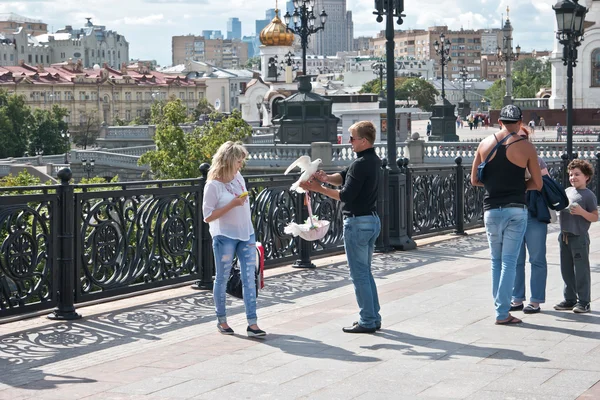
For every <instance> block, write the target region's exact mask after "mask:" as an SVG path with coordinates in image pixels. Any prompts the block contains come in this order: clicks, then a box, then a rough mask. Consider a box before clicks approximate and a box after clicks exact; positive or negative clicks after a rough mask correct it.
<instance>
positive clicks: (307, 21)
mask: <svg viewBox="0 0 600 400" xmlns="http://www.w3.org/2000/svg"><path fill="white" fill-rule="evenodd" d="M314 8H315V0H294V13H293V14H292V15H290V12H289V11H286V13H285V15H284V16H283V19H284V20H285V24H286V25H287V29H288V30H289V31H290V32H292V33H294V34H295V35H298V36H300V46H301V47H302V75H306V48H307V47H308V38H309V36H310V35H312V34H314V33H317V32H319V31H320V30H323V29H325V22H326V21H327V13H326V12H325V10H322V11H321V13H320V14H319V19H320V21H321V26H315V22H316V20H317V17H316V16H315V13H314ZM292 21H293V22H294V25H293V27H290V22H292Z"/></svg>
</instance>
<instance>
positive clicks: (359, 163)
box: [340, 147, 381, 216]
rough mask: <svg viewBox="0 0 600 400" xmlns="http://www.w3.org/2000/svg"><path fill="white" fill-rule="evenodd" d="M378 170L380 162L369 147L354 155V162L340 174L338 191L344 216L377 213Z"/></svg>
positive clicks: (373, 150)
mask: <svg viewBox="0 0 600 400" xmlns="http://www.w3.org/2000/svg"><path fill="white" fill-rule="evenodd" d="M380 168H381V160H380V159H379V157H378V156H377V154H375V149H374V148H372V147H371V148H369V149H366V150H364V151H361V152H358V153H356V160H354V162H353V163H352V164H350V166H349V167H348V168H346V169H345V170H344V171H342V172H341V173H340V174H341V175H342V179H343V182H344V183H343V186H342V189H341V190H340V200H341V201H342V202H343V203H344V205H343V206H342V212H343V214H344V215H346V216H350V215H354V216H360V215H368V214H370V213H372V212H373V211H377V191H378V190H379V170H380Z"/></svg>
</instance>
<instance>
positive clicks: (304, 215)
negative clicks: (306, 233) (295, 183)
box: [292, 192, 316, 268]
mask: <svg viewBox="0 0 600 400" xmlns="http://www.w3.org/2000/svg"><path fill="white" fill-rule="evenodd" d="M294 196H296V221H295V222H296V223H297V224H298V225H301V224H304V221H306V220H307V219H308V207H307V206H306V205H305V204H304V193H298V192H294ZM309 196H310V193H309ZM294 240H295V241H296V248H297V249H298V256H300V258H299V259H298V260H296V261H294V264H292V267H294V268H315V267H316V266H315V264H313V263H312V262H311V261H310V255H311V253H312V242H309V241H308V240H304V239H302V238H301V237H300V236H296V237H295V238H294Z"/></svg>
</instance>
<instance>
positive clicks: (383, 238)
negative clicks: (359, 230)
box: [375, 158, 394, 253]
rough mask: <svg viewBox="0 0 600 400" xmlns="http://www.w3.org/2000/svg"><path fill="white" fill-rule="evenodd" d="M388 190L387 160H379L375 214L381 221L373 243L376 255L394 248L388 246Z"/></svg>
mask: <svg viewBox="0 0 600 400" xmlns="http://www.w3.org/2000/svg"><path fill="white" fill-rule="evenodd" d="M389 208H390V189H389V168H388V161H387V158H384V159H383V160H381V169H380V171H379V187H378V191H377V214H379V219H380V220H381V232H380V233H379V237H377V241H376V242H375V252H376V253H388V252H390V251H393V250H394V248H393V247H392V246H390V221H389V217H388V216H389Z"/></svg>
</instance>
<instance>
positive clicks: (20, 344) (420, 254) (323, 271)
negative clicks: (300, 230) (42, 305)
mask: <svg viewBox="0 0 600 400" xmlns="http://www.w3.org/2000/svg"><path fill="white" fill-rule="evenodd" d="M484 248H487V241H486V239H485V235H482V234H475V235H470V236H467V237H456V238H453V239H452V240H448V241H443V242H439V243H435V244H430V245H425V246H422V247H420V248H418V249H416V250H413V251H405V252H393V253H387V254H378V255H376V256H375V257H374V258H373V275H374V276H375V277H376V278H379V279H382V278H383V279H384V278H385V277H386V276H388V275H392V274H396V273H399V272H403V271H408V270H411V269H414V268H419V267H421V266H424V265H429V264H433V263H437V262H442V261H456V260H460V259H464V258H465V257H467V258H468V257H470V256H469V255H470V254H474V253H476V252H477V251H479V250H482V249H484ZM350 284H351V281H350V277H349V273H348V268H347V265H346V263H345V262H343V263H337V264H332V265H330V266H327V267H321V268H317V269H302V270H296V271H292V272H289V273H286V274H282V275H279V276H276V277H272V278H269V279H268V280H267V281H266V286H265V288H264V289H263V290H261V292H260V294H259V297H258V307H259V308H260V307H269V306H271V305H276V304H281V303H294V302H295V301H296V300H297V299H300V298H304V297H307V296H312V295H315V294H318V293H323V292H327V291H330V290H334V289H337V288H340V287H343V286H346V285H350ZM227 301H228V303H227V310H228V315H229V316H232V315H236V314H239V313H243V312H244V306H243V301H241V300H238V299H234V298H231V297H228V299H227ZM214 318H215V317H214V305H213V301H212V293H211V292H209V291H203V292H197V291H192V293H191V294H189V295H185V296H180V297H176V298H173V299H169V300H164V301H159V302H154V303H150V304H145V305H139V306H134V307H130V308H125V309H120V310H115V311H113V312H109V313H105V314H100V315H94V316H92V317H88V318H84V319H82V320H77V321H71V322H57V323H55V324H49V325H44V326H42V327H36V328H34V329H28V330H24V331H19V332H14V333H11V334H8V335H4V336H3V337H2V338H0V383H3V384H6V385H10V386H19V385H23V384H25V383H30V382H33V381H36V380H44V381H45V376H46V375H45V374H44V373H43V372H40V371H36V370H33V368H36V367H39V366H41V365H45V364H50V363H55V362H59V361H64V360H68V359H71V358H74V357H78V356H82V355H89V354H91V353H94V352H99V351H102V350H105V349H109V348H112V347H115V346H121V345H125V344H128V343H131V342H135V341H137V340H139V339H143V340H146V341H156V340H160V335H163V334H165V333H168V332H172V331H175V330H178V329H182V328H185V327H189V326H193V325H197V324H202V323H206V322H212V321H214ZM306 340H307V339H303V338H298V337H296V336H281V337H279V338H276V339H275V340H269V341H268V344H269V345H271V346H281V347H282V350H283V351H290V352H293V351H298V352H300V351H301V347H302V346H307V345H311V344H310V343H308V344H307V343H303V341H306ZM298 341H299V344H298V345H297V346H295V344H294V343H295V342H298ZM312 345H316V348H318V347H319V346H318V343H313V344H312ZM321 345H322V344H321ZM329 347H330V348H328V349H326V350H325V351H328V350H331V354H317V353H318V352H315V355H314V357H335V356H338V357H340V358H344V359H347V358H349V359H353V360H355V361H365V362H371V361H377V359H375V358H373V359H370V358H368V357H363V356H358V355H356V354H354V353H351V352H347V353H344V351H345V350H343V349H340V348H336V347H331V346H329ZM286 348H287V350H286ZM336 352H337V353H336ZM334 353H336V354H334ZM340 353H341V355H340ZM30 374H31V375H30Z"/></svg>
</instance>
